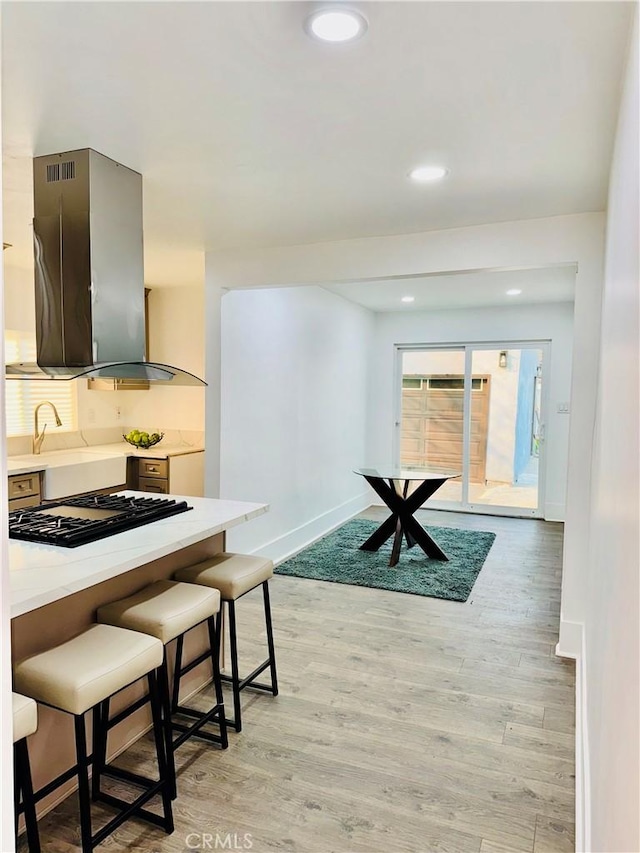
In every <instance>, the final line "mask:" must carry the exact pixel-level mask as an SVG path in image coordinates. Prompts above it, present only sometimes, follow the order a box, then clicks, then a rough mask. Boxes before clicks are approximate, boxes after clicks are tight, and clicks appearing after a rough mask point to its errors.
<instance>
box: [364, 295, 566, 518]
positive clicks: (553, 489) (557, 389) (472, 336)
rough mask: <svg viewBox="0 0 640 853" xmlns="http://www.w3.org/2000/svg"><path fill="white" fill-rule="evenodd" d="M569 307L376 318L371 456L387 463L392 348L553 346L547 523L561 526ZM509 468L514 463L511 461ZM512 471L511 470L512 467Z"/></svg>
mask: <svg viewBox="0 0 640 853" xmlns="http://www.w3.org/2000/svg"><path fill="white" fill-rule="evenodd" d="M572 332H573V304H572V303H569V302H559V303H553V304H551V303H550V304H547V305H523V306H519V307H515V306H514V307H512V306H509V307H506V308H473V309H466V310H455V311H430V312H413V313H410V314H409V313H407V314H405V313H402V314H401V313H391V314H378V315H376V333H375V345H374V353H373V365H372V366H373V373H374V375H375V377H376V382H375V385H374V388H373V389H372V408H371V423H372V431H371V436H372V440H371V454H372V458H373V459H375V460H384V459H387V460H390V459H391V458H392V457H391V453H392V449H393V442H394V426H393V425H394V412H395V394H396V385H395V375H394V369H395V365H394V347H395V345H396V344H452V343H464V342H469V343H472V342H473V343H488V342H493V341H502V340H515V341H536V340H537V341H540V340H550V341H551V358H550V362H551V363H550V365H549V370H548V371H547V372H546V374H545V378H546V380H547V381H548V383H549V398H550V406H549V412H548V417H547V440H546V448H545V455H546V495H545V505H544V514H545V517H546V518H549V519H554V520H562V519H563V518H564V510H565V501H566V484H567V468H568V444H569V420H570V419H569V417H568V416H567V415H559V414H557V412H556V409H557V403H559V402H566V401H567V400H569V397H570V392H571V358H572V355H571V354H572V346H573V334H572ZM511 463H513V459H511ZM511 471H513V464H511Z"/></svg>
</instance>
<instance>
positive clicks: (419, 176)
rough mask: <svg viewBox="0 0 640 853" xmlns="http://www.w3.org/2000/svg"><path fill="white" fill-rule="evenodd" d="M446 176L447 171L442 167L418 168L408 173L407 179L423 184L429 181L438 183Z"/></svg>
mask: <svg viewBox="0 0 640 853" xmlns="http://www.w3.org/2000/svg"><path fill="white" fill-rule="evenodd" d="M446 174H447V169H445V168H444V166H418V167H417V168H416V169H412V170H411V171H410V172H409V177H410V178H411V180H412V181H418V183H421V184H424V183H428V182H429V181H439V180H440V179H441V178H444V176H445V175H446Z"/></svg>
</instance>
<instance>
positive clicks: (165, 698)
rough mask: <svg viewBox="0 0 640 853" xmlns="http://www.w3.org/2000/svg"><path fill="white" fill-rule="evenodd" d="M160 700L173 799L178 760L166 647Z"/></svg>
mask: <svg viewBox="0 0 640 853" xmlns="http://www.w3.org/2000/svg"><path fill="white" fill-rule="evenodd" d="M158 675H159V686H158V689H159V691H160V701H161V704H162V720H163V724H164V741H165V751H166V755H167V768H168V777H169V790H170V791H171V799H172V800H175V798H176V797H177V796H178V790H177V783H176V762H175V756H174V752H173V727H172V725H171V693H170V692H169V676H168V673H167V650H166V647H165V651H164V658H163V660H162V665H161V666H160V669H159V671H158Z"/></svg>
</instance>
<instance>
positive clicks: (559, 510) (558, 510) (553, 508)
mask: <svg viewBox="0 0 640 853" xmlns="http://www.w3.org/2000/svg"><path fill="white" fill-rule="evenodd" d="M564 515H565V507H564V504H554V503H545V505H544V520H545V521H564Z"/></svg>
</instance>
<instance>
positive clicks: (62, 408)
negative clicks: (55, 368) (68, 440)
mask: <svg viewBox="0 0 640 853" xmlns="http://www.w3.org/2000/svg"><path fill="white" fill-rule="evenodd" d="M4 357H5V362H6V363H7V364H11V363H12V362H15V361H27V362H28V361H31V362H34V361H35V360H36V339H35V336H34V335H32V334H29V333H28V332H21V331H13V330H6V329H5V333H4ZM75 386H76V383H75V381H74V380H42V381H40V380H32V379H8V380H6V382H5V407H6V410H5V417H6V423H7V435H8V436H14V435H31V434H32V432H33V411H34V409H35V407H36V406H37V405H38V403H41V402H42V401H43V400H50V401H51V402H52V403H53V404H54V405H55V407H56V408H57V410H58V413H59V415H60V420H61V421H62V426H61V427H59V428H58V429H59V430H63V431H70V430H75V429H76V426H77V391H76V387H75ZM38 420H39V424H40V429H42V427H43V425H44V424H48V430H52V429H53V428H54V427H55V418H54V416H53V412H52V411H51V409H50V408H49V407H48V406H45V407H43V408H42V409H41V410H40V412H39V416H38Z"/></svg>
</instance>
